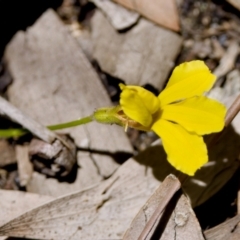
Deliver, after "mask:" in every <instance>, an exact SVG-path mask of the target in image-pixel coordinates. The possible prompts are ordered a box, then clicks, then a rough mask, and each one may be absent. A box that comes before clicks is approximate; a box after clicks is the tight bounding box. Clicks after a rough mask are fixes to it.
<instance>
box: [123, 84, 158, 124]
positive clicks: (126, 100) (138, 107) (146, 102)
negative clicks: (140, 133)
mask: <svg viewBox="0 0 240 240" xmlns="http://www.w3.org/2000/svg"><path fill="white" fill-rule="evenodd" d="M120 88H121V89H122V93H121V95H120V105H121V106H122V109H123V111H124V113H125V114H126V115H127V116H128V117H129V118H130V119H133V120H135V121H136V122H139V123H141V124H142V125H143V126H145V127H148V126H150V125H151V124H152V114H154V113H155V112H156V111H157V110H159V100H158V98H157V97H156V96H155V95H154V94H153V93H151V92H149V91H148V90H146V89H144V88H142V87H138V86H124V85H123V84H121V85H120Z"/></svg>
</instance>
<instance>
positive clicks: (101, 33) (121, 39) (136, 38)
mask: <svg viewBox="0 0 240 240" xmlns="http://www.w3.org/2000/svg"><path fill="white" fill-rule="evenodd" d="M91 29H92V33H91V41H92V45H93V57H94V58H95V59H96V60H97V61H98V62H99V65H100V66H101V68H102V70H103V71H105V72H107V73H109V74H111V75H112V76H114V77H117V78H120V79H122V80H124V81H125V82H126V84H130V85H140V86H142V85H145V84H150V85H152V86H154V87H155V88H156V89H158V90H161V89H162V88H163V87H164V84H165V82H166V79H167V77H168V75H169V74H170V71H171V70H172V67H173V66H174V61H175V58H176V57H177V54H178V53H179V51H180V48H181V45H182V38H181V37H180V36H179V35H177V34H176V33H174V32H171V31H169V30H167V29H164V28H161V27H159V26H157V25H155V24H153V23H152V22H150V21H148V20H146V19H143V18H142V19H140V20H139V22H138V24H137V25H136V26H134V27H133V28H132V29H131V30H129V31H127V32H126V33H121V34H119V33H117V32H116V31H115V29H114V28H113V27H112V26H111V24H110V23H109V22H108V20H107V19H106V18H105V17H104V15H103V14H102V13H101V12H100V11H96V12H95V14H94V16H93V17H92V20H91Z"/></svg>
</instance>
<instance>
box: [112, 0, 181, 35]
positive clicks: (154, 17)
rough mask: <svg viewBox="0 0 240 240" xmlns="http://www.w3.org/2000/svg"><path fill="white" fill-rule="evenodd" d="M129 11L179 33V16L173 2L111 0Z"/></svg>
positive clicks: (161, 0) (172, 0)
mask: <svg viewBox="0 0 240 240" xmlns="http://www.w3.org/2000/svg"><path fill="white" fill-rule="evenodd" d="M113 1H115V2H117V3H119V4H121V5H123V6H125V7H127V8H129V9H131V10H134V11H136V12H139V13H140V14H142V15H143V16H144V17H146V18H148V19H150V20H151V21H153V22H155V23H157V24H159V25H161V26H164V27H166V28H169V29H171V30H174V31H179V30H180V26H179V16H178V12H177V5H176V1H175V0H168V1H166V0H138V1H132V0H113Z"/></svg>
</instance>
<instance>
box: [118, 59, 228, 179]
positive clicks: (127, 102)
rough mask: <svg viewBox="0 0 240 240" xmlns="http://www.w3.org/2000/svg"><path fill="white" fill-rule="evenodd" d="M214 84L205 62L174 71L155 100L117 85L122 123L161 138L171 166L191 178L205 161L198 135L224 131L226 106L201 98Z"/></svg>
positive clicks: (142, 91)
mask: <svg viewBox="0 0 240 240" xmlns="http://www.w3.org/2000/svg"><path fill="white" fill-rule="evenodd" d="M215 80H216V77H215V76H214V75H213V74H212V73H211V72H210V71H209V69H208V67H207V66H206V65H205V64H204V62H202V61H191V62H187V63H183V64H181V65H179V66H178V67H176V68H175V69H174V71H173V73H172V75H171V77H170V80H169V82H168V84H167V86H166V88H165V89H164V90H163V91H162V92H161V93H160V94H159V96H158V97H156V96H155V95H153V94H152V93H151V92H149V91H147V90H145V89H144V88H142V87H138V86H125V85H123V84H120V87H121V90H122V93H121V95H120V106H121V111H122V113H121V118H122V119H124V121H122V122H123V123H124V124H125V126H130V127H135V128H137V129H141V130H145V131H149V130H153V131H154V132H155V133H156V134H158V135H159V136H160V137H161V139H162V143H163V147H164V149H165V151H166V153H167V158H168V161H169V162H170V164H172V165H173V166H174V167H175V168H176V169H178V170H179V171H181V172H183V173H186V174H188V175H190V176H193V175H194V174H195V172H196V170H197V169H199V168H200V167H202V166H203V165H204V164H205V163H206V162H207V161H208V154H207V148H206V145H205V143H204V141H203V137H202V136H201V135H204V134H209V133H213V132H219V131H221V130H222V129H223V127H224V117H225V114H226V108H225V106H224V105H222V104H221V103H219V102H217V101H215V100H213V99H209V98H207V97H205V96H204V95H203V94H204V93H205V92H207V91H209V90H210V89H211V87H212V86H213V84H214V82H215ZM121 111H119V113H120V112H121Z"/></svg>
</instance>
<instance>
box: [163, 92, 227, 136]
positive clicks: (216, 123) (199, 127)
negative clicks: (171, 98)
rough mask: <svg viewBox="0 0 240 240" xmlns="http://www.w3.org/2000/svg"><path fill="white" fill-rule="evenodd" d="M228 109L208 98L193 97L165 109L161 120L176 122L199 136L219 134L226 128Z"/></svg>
mask: <svg viewBox="0 0 240 240" xmlns="http://www.w3.org/2000/svg"><path fill="white" fill-rule="evenodd" d="M225 115H226V108H225V106H224V105H223V104H221V103H219V102H218V101H215V100H213V99H210V98H207V97H203V96H201V97H193V98H189V99H186V100H184V101H182V102H179V103H174V104H169V105H166V106H164V107H163V111H162V115H161V118H162V119H165V120H170V121H173V122H176V123H178V124H180V125H181V126H183V127H184V128H185V129H186V130H187V131H190V132H194V133H197V134H199V135H203V134H209V133H212V132H219V131H221V130H222V129H223V127H224V118H225Z"/></svg>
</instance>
